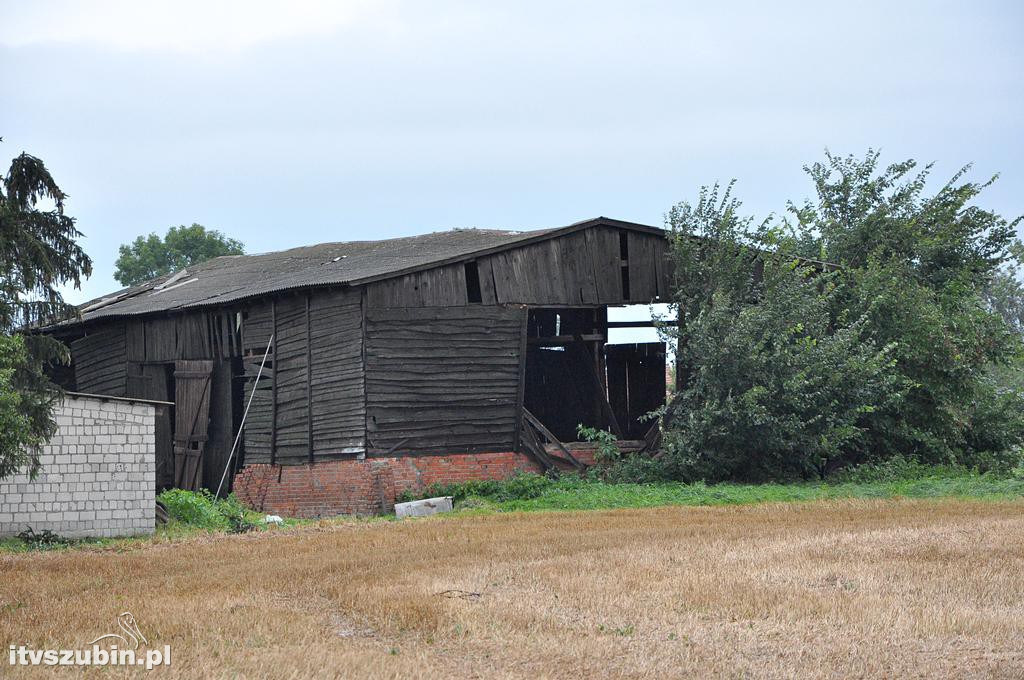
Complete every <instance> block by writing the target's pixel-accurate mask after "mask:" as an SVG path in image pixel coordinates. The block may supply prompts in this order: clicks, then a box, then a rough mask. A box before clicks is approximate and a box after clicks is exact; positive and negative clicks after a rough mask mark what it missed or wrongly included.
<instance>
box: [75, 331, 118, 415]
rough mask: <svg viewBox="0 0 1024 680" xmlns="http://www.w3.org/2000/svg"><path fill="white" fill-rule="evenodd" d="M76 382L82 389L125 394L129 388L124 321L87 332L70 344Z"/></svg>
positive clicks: (92, 392) (113, 394) (114, 395)
mask: <svg viewBox="0 0 1024 680" xmlns="http://www.w3.org/2000/svg"><path fill="white" fill-rule="evenodd" d="M71 354H72V356H73V357H74V365H75V384H76V387H77V389H78V390H79V391H80V392H88V393H90V394H107V395H110V396H113V397H124V396H126V395H127V388H128V350H127V346H126V333H125V325H124V323H123V322H117V323H112V324H109V325H107V326H105V327H102V328H98V329H96V330H93V331H90V332H88V334H87V335H85V336H83V337H81V338H79V339H78V340H75V341H73V342H72V343H71Z"/></svg>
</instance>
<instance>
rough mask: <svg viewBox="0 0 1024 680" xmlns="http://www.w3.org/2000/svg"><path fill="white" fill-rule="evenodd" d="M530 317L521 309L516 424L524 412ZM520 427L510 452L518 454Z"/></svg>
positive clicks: (526, 310) (519, 421) (526, 311)
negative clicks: (527, 335) (528, 323)
mask: <svg viewBox="0 0 1024 680" xmlns="http://www.w3.org/2000/svg"><path fill="white" fill-rule="evenodd" d="M529 317H530V310H529V308H527V307H523V313H522V319H521V326H520V329H519V385H518V387H517V388H516V389H517V391H516V422H517V423H521V422H522V420H523V414H524V412H525V411H526V408H525V406H524V402H525V400H526V357H527V354H528V349H527V340H526V332H527V322H528V320H529ZM522 429H523V428H522V425H520V426H519V427H517V428H516V431H515V433H514V435H513V438H512V442H513V443H512V450H513V451H515V452H517V453H518V452H519V450H520V445H521V443H522V442H521V441H520V432H521V430H522Z"/></svg>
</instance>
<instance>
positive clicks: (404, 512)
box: [395, 496, 452, 517]
mask: <svg viewBox="0 0 1024 680" xmlns="http://www.w3.org/2000/svg"><path fill="white" fill-rule="evenodd" d="M451 510H452V497H451V496H438V497H437V498H424V499H423V500H419V501H409V502H408V503H395V514H396V515H398V516H399V517H426V516H427V515H436V514H437V513H439V512H451Z"/></svg>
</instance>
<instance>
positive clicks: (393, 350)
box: [366, 306, 526, 452]
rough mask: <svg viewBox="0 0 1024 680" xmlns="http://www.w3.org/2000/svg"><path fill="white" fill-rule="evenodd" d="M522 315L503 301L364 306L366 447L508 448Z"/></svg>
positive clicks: (515, 419)
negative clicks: (412, 306) (470, 303)
mask: <svg viewBox="0 0 1024 680" xmlns="http://www.w3.org/2000/svg"><path fill="white" fill-rule="evenodd" d="M525 314H526V310H525V309H524V308H521V307H504V306H469V307H417V308H384V309H373V308H371V309H367V311H366V427H367V437H368V440H369V441H368V444H369V447H370V449H371V451H374V452H380V451H396V452H402V451H413V452H471V451H485V450H486V451H501V450H506V451H507V450H511V448H512V447H513V446H514V444H515V433H516V430H517V425H518V413H517V404H518V394H519V385H520V352H521V351H522V350H521V337H522V333H523V331H524V328H525Z"/></svg>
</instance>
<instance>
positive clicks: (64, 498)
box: [0, 394, 156, 538]
mask: <svg viewBox="0 0 1024 680" xmlns="http://www.w3.org/2000/svg"><path fill="white" fill-rule="evenodd" d="M155 416H156V413H155V407H154V406H153V405H152V404H148V403H145V402H137V401H129V400H119V399H101V398H97V397H88V396H83V395H72V394H69V395H67V396H66V397H65V399H64V402H63V403H62V404H60V405H58V407H57V410H56V412H55V417H56V420H57V426H58V430H57V434H56V435H54V437H53V438H52V439H51V440H50V442H49V443H48V444H47V445H46V446H45V447H44V448H43V452H42V466H43V467H42V470H41V471H40V473H39V475H37V476H36V478H35V480H29V478H28V475H24V474H17V475H14V476H12V477H8V478H7V479H2V480H0V536H13V535H15V534H17V533H18V532H20V531H23V530H24V529H25V527H32V529H33V530H35V531H37V532H38V531H42V530H44V529H49V530H50V531H53V532H54V533H57V534H60V535H61V536H66V537H69V538H82V537H87V536H92V537H96V536H132V535H136V534H147V533H152V532H153V530H154V525H155V508H154V504H155V495H156V491H155V488H156V433H155V426H156V417H155Z"/></svg>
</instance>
